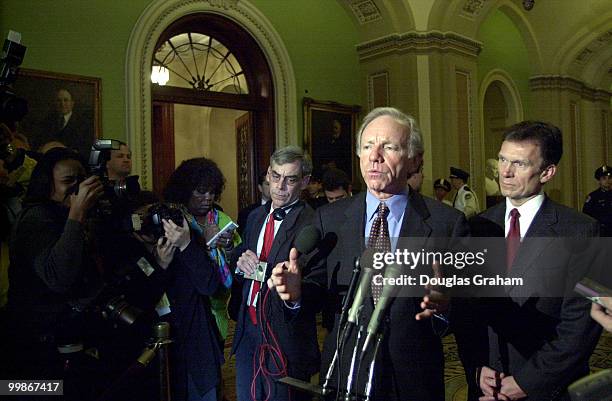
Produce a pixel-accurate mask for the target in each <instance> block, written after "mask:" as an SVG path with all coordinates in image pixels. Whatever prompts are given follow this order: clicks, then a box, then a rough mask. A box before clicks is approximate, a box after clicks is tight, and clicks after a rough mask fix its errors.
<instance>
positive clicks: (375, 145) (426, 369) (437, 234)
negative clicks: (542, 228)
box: [273, 108, 468, 401]
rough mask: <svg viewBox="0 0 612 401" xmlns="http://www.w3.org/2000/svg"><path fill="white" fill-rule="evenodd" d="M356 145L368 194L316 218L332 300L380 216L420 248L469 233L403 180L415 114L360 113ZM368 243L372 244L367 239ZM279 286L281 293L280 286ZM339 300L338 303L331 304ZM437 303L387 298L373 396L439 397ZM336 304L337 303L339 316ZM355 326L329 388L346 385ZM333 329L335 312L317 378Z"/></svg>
mask: <svg viewBox="0 0 612 401" xmlns="http://www.w3.org/2000/svg"><path fill="white" fill-rule="evenodd" d="M357 143H358V144H359V147H358V155H359V158H360V166H361V174H362V176H363V179H364V181H365V183H366V186H367V192H366V193H361V194H358V195H355V196H353V197H352V198H347V199H342V200H339V201H338V202H334V203H332V204H330V205H328V206H324V207H321V208H319V209H317V211H316V214H315V220H314V225H315V226H316V227H317V228H318V229H319V230H320V231H321V233H322V235H323V238H324V239H327V238H333V239H335V241H330V246H329V249H328V252H327V253H326V257H325V258H323V260H322V261H321V265H322V266H324V267H325V268H326V269H327V279H328V287H329V292H330V293H331V295H333V297H334V298H335V299H337V300H339V299H341V297H342V296H343V295H344V294H345V293H346V291H347V287H348V285H349V282H350V280H351V270H352V268H353V261H354V258H355V257H357V256H359V255H361V254H362V252H363V251H364V250H365V248H366V244H368V242H369V241H368V239H371V238H373V237H375V235H373V234H372V231H373V230H371V228H372V227H373V225H374V224H375V221H380V224H381V225H382V226H384V224H385V222H384V221H383V219H384V220H385V221H386V224H387V228H388V234H389V235H388V237H387V238H389V239H394V238H398V237H402V238H404V239H406V238H408V237H410V238H408V239H412V240H413V241H417V242H418V243H419V246H418V249H421V248H422V247H429V246H430V245H431V242H433V241H434V239H436V238H437V239H441V241H443V242H444V241H446V242H452V240H453V238H456V237H458V236H463V235H467V233H468V227H467V222H466V220H465V216H464V215H463V213H461V212H459V211H457V210H455V209H453V208H451V207H449V206H447V205H443V204H442V203H440V202H437V201H435V200H433V199H430V198H426V197H423V196H422V195H420V194H419V193H417V192H416V191H413V190H411V189H409V187H408V185H407V182H408V177H409V176H410V175H411V174H412V173H414V172H416V171H418V170H419V168H420V166H421V164H422V155H423V144H422V140H421V136H420V133H419V130H418V128H417V126H416V122H415V121H414V119H413V118H411V117H409V116H407V115H406V114H404V113H402V112H401V111H399V110H397V109H394V108H377V109H374V110H372V111H371V112H370V113H369V114H368V115H367V116H366V117H365V119H364V121H363V124H362V126H361V128H360V129H359V131H358V136H357ZM381 203H382V204H383V205H384V206H383V205H381ZM385 209H386V210H388V213H387V212H385V211H384V210H385ZM381 210H383V212H382V213H380V211H381ZM382 216H385V217H382ZM374 231H375V230H374ZM390 242H391V245H390V248H391V250H395V244H394V242H395V241H390ZM368 247H371V245H370V244H368ZM399 247H400V246H399V245H398V248H397V249H399ZM374 248H377V247H376V246H374ZM293 263H294V261H293V260H289V262H288V264H289V270H287V271H284V272H282V274H284V275H289V273H290V272H291V267H292V264H293ZM277 273H279V275H280V274H281V272H279V271H276V269H275V271H274V272H273V279H274V278H275V275H276V274H277ZM286 282H287V285H286V286H285V287H284V288H283V290H286V291H282V292H283V293H284V294H283V295H287V294H292V291H293V290H294V288H292V286H291V285H290V284H291V280H290V279H289V277H287V280H286ZM277 289H278V291H279V292H281V290H280V289H279V287H277ZM373 299H374V298H368V299H366V300H365V302H364V307H363V312H362V313H361V315H360V317H359V323H360V324H361V323H362V322H365V324H366V325H367V322H368V321H369V320H370V316H371V315H372V311H373V307H374V303H373V302H375V300H373ZM338 304H339V301H338V302H336V305H338ZM435 308H436V305H435V304H433V303H432V300H431V299H429V298H425V299H423V298H415V297H398V298H395V299H394V300H393V301H392V303H391V306H390V311H389V315H390V324H389V327H388V330H387V335H386V336H385V339H384V341H383V343H382V345H381V347H380V348H381V349H380V350H379V352H378V358H377V359H376V369H375V375H374V386H373V393H372V397H371V399H373V400H401V401H411V400H413V401H443V400H444V377H443V374H444V356H443V352H442V344H441V341H440V338H439V336H438V335H437V334H436V333H435V332H434V329H433V326H432V322H431V321H429V320H428V318H432V317H433V315H434V313H436V312H437V310H436V309H435ZM339 309H340V308H339V307H337V308H336V313H337V314H338V313H339ZM337 316H338V315H337ZM438 316H439V315H438ZM439 317H440V316H439ZM433 320H437V318H434V319H433ZM352 332H353V333H352V335H351V336H350V338H349V339H348V341H347V345H345V347H344V348H345V351H344V357H343V358H341V363H340V368H341V369H340V370H341V371H342V374H341V375H338V374H337V373H336V372H337V371H338V369H336V370H335V373H334V375H333V376H332V380H331V387H333V388H337V387H340V388H341V389H345V388H346V377H347V376H348V373H349V364H350V359H351V357H350V354H351V351H352V350H353V345H354V343H355V341H356V332H357V330H352ZM337 333H338V318H337V317H336V323H335V326H334V329H333V331H332V333H331V334H330V335H329V336H328V337H327V339H326V342H325V346H324V351H323V364H322V369H321V376H322V378H324V376H325V373H326V372H327V371H328V368H329V366H330V363H331V360H332V355H333V354H334V351H335V348H336V336H337ZM362 341H363V338H362ZM360 344H361V342H360ZM347 355H348V356H347ZM371 359H372V353H371V352H370V353H367V354H366V355H365V357H364V359H363V361H362V362H361V364H360V365H361V369H356V370H359V374H358V375H355V378H354V383H355V386H353V392H356V393H358V394H360V395H363V394H364V387H365V384H366V381H367V375H368V370H369V369H368V368H367V367H369V365H370V361H371ZM338 377H339V378H340V379H338ZM338 383H339V384H338Z"/></svg>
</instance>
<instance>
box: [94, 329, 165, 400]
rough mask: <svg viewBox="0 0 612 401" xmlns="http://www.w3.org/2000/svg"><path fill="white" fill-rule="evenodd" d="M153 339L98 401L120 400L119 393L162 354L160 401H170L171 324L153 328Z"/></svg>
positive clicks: (160, 360)
mask: <svg viewBox="0 0 612 401" xmlns="http://www.w3.org/2000/svg"><path fill="white" fill-rule="evenodd" d="M153 335H154V337H153V339H152V340H151V342H150V343H149V345H147V348H145V349H144V351H143V352H142V354H140V356H139V357H138V358H137V359H136V361H135V362H133V363H132V365H130V366H129V367H128V368H127V369H126V370H125V371H124V372H123V374H122V375H121V376H120V377H119V378H118V379H117V380H116V381H115V382H114V383H113V384H112V385H111V386H110V387H109V388H108V389H107V390H106V391H105V392H104V393H103V394H102V395H101V396H100V397H99V398H98V399H97V401H107V400H114V399H118V398H115V397H118V396H119V392H120V391H121V390H123V389H124V388H125V387H126V386H127V385H128V384H129V383H131V382H133V380H134V378H135V377H136V376H138V375H140V374H141V373H142V371H143V370H144V368H146V367H147V366H148V365H149V363H151V361H152V360H153V359H154V358H155V355H156V354H157V352H158V351H159V352H160V359H159V362H160V363H159V365H160V366H159V375H160V376H159V382H160V383H159V386H160V401H170V399H171V396H170V370H169V364H168V345H169V344H170V343H172V340H171V339H170V324H169V323H167V322H160V323H157V324H155V325H154V326H153Z"/></svg>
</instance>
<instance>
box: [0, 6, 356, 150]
mask: <svg viewBox="0 0 612 401" xmlns="http://www.w3.org/2000/svg"><path fill="white" fill-rule="evenodd" d="M252 3H253V4H254V5H255V6H256V7H257V8H258V9H259V10H260V11H261V12H262V13H263V14H264V15H266V17H267V18H268V19H269V20H270V22H271V23H272V25H273V26H274V28H275V29H276V30H277V32H278V33H279V35H280V36H281V38H282V39H283V42H284V44H285V46H286V48H287V50H288V52H289V55H290V57H291V61H292V64H293V69H294V72H295V78H296V87H297V102H298V115H297V116H296V117H297V118H298V126H299V127H302V111H301V110H302V98H303V97H304V96H308V97H312V98H315V99H317V100H334V101H337V102H341V103H347V104H361V103H363V102H362V100H361V98H360V96H361V91H360V84H361V82H360V80H359V65H358V60H357V54H356V52H355V44H356V43H357V42H358V35H357V30H356V28H355V26H354V25H353V24H352V23H351V20H350V19H349V17H348V15H347V14H346V13H345V11H344V10H343V9H342V7H341V6H340V5H339V4H338V3H337V2H336V1H333V0H292V1H284V0H253V1H252ZM148 4H149V1H147V0H129V1H125V0H87V1H85V0H55V1H51V0H2V1H0V34H1V35H2V37H6V34H7V32H8V30H9V29H12V30H15V31H18V32H21V34H22V43H23V44H24V45H26V46H27V47H28V50H27V53H26V57H25V60H24V63H23V65H22V66H23V67H24V68H32V69H37V70H44V71H53V72H62V73H68V74H77V75H85V76H92V77H99V78H101V79H102V133H103V135H104V136H107V137H116V138H123V139H125V138H126V132H125V71H124V69H125V60H126V59H125V57H126V54H125V53H126V48H127V44H128V41H129V37H130V33H131V31H132V28H133V26H134V24H135V23H136V21H137V20H138V17H139V16H140V14H141V13H142V12H143V10H144V9H145V7H146V6H147V5H148Z"/></svg>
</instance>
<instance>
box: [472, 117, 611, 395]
mask: <svg viewBox="0 0 612 401" xmlns="http://www.w3.org/2000/svg"><path fill="white" fill-rule="evenodd" d="M562 153H563V144H562V137H561V131H560V130H559V129H558V128H557V127H555V126H553V125H550V124H547V123H543V122H539V121H524V122H521V123H518V124H516V125H514V126H512V127H510V128H509V129H508V130H507V131H506V132H505V134H504V138H503V143H502V145H501V149H500V151H499V156H498V164H499V184H500V189H501V193H502V195H503V196H504V197H505V198H506V201H505V202H501V203H499V204H497V205H495V206H493V207H492V208H490V209H488V210H486V211H485V212H483V213H482V214H480V215H479V216H477V218H475V219H474V220H472V221H470V223H471V224H472V234H474V235H482V233H483V230H481V229H478V227H475V222H476V221H477V222H478V224H479V226H480V228H482V227H483V226H485V225H488V226H489V227H493V228H494V229H495V231H496V232H497V233H498V234H497V235H499V236H501V235H504V236H505V238H506V261H505V266H504V267H505V270H506V275H507V276H508V277H522V278H524V279H525V284H524V285H522V286H506V287H505V288H504V291H505V294H504V295H505V298H497V299H494V300H490V301H491V302H485V303H484V305H486V306H485V308H489V309H487V310H486V312H484V313H480V314H479V316H480V319H484V320H486V323H487V325H488V331H489V352H488V361H483V365H484V366H482V367H481V369H480V370H479V375H478V379H477V380H478V382H479V386H480V389H481V390H482V392H483V396H482V397H481V398H480V400H481V401H493V400H533V401H535V400H551V401H552V400H569V396H568V394H567V386H568V385H569V384H571V383H572V382H573V381H574V380H576V379H578V378H580V377H582V376H584V375H586V374H588V373H589V366H588V361H589V356H590V355H591V353H592V351H593V349H594V348H595V345H596V343H597V339H598V338H599V334H600V328H598V327H597V325H596V324H595V323H594V322H593V321H592V320H591V318H590V317H589V309H590V305H589V301H587V300H585V299H584V298H581V297H579V296H578V295H577V294H575V293H572V290H571V289H572V288H573V286H574V284H575V282H576V281H578V280H580V278H581V276H582V275H584V273H585V272H586V271H587V268H588V265H587V264H588V263H589V262H588V260H586V258H584V257H581V255H580V254H579V253H578V252H575V250H574V249H572V246H570V245H568V244H575V243H577V242H579V241H578V239H579V238H587V239H588V238H589V237H594V236H597V235H598V227H597V223H596V222H595V221H594V220H593V219H591V218H589V217H588V216H585V215H583V214H581V213H578V212H576V211H574V210H573V209H570V208H567V207H565V206H562V205H560V204H558V203H556V202H554V201H552V200H551V199H549V198H548V197H547V196H546V194H545V193H544V185H545V184H546V183H547V182H549V181H550V180H551V179H552V178H553V177H554V176H555V174H556V173H557V170H558V165H559V160H560V159H561V155H562ZM478 233H481V234H478ZM568 239H569V240H568ZM587 242H588V241H587ZM500 270H503V269H500ZM551 283H554V284H555V285H556V284H560V285H559V288H560V289H562V291H561V290H560V291H557V292H556V293H552V292H551Z"/></svg>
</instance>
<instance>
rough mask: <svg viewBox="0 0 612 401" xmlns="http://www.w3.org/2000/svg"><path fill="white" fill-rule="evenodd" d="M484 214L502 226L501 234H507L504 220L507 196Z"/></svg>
mask: <svg viewBox="0 0 612 401" xmlns="http://www.w3.org/2000/svg"><path fill="white" fill-rule="evenodd" d="M483 216H485V217H486V218H487V219H488V220H490V221H492V222H493V223H495V225H497V226H498V227H499V228H501V236H502V237H503V236H505V227H506V225H505V221H504V219H505V217H506V200H505V198H504V201H503V202H500V203H498V204H497V205H495V206H493V207H492V208H490V209H489V210H487V211H486V212H484V213H483ZM496 234H499V232H497V233H496Z"/></svg>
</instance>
